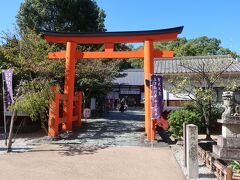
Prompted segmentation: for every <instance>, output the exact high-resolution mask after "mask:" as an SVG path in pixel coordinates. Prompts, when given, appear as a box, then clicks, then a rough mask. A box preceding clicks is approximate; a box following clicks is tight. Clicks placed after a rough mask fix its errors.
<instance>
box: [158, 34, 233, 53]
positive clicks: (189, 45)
mask: <svg viewBox="0 0 240 180" xmlns="http://www.w3.org/2000/svg"><path fill="white" fill-rule="evenodd" d="M220 45H221V41H220V40H219V39H217V38H209V37H207V36H202V37H198V38H193V39H189V40H187V39H186V38H178V39H177V40H176V41H168V42H157V43H155V47H156V48H159V49H161V50H173V51H174V56H175V57H182V56H207V55H231V56H232V57H237V56H238V55H237V53H236V52H233V51H231V50H229V49H227V48H223V47H221V46H220Z"/></svg>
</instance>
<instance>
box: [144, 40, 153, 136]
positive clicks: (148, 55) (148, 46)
mask: <svg viewBox="0 0 240 180" xmlns="http://www.w3.org/2000/svg"><path fill="white" fill-rule="evenodd" d="M153 53H154V49H153V41H151V40H146V41H145V42H144V98H145V103H144V108H145V132H146V133H147V139H148V140H154V139H155V124H154V123H153V122H152V120H151V89H150V84H149V85H147V84H146V80H150V78H151V74H153V73H154V54H153Z"/></svg>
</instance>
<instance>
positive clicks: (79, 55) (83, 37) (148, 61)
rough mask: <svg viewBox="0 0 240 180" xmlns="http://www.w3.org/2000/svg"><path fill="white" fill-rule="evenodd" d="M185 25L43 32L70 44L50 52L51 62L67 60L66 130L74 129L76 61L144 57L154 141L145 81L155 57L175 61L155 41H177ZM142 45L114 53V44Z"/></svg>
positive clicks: (54, 40) (148, 130)
mask: <svg viewBox="0 0 240 180" xmlns="http://www.w3.org/2000/svg"><path fill="white" fill-rule="evenodd" d="M182 30H183V26H181V27H175V28H169V29H160V30H150V31H123V32H94V33H82V32H80V33H67V32H51V31H43V32H42V34H43V36H44V38H45V39H46V41H47V42H49V43H61V44H67V49H66V51H60V52H50V53H49V54H48V57H49V58H50V59H58V58H66V65H65V68H66V69H65V85H64V94H66V95H67V104H65V105H64V114H65V116H66V119H67V122H66V123H64V124H63V130H71V129H72V120H73V98H74V80H75V61H76V60H77V59H103V58H144V93H145V94H144V97H145V104H144V107H145V132H146V133H147V139H148V140H154V139H155V124H153V121H151V105H150V101H151V99H150V95H151V94H150V93H151V91H150V87H149V86H148V85H147V84H146V80H150V77H151V74H153V73H154V58H156V57H157V58H172V57H173V51H160V50H154V48H153V42H156V41H171V40H176V39H177V35H178V34H180V33H181V32H182ZM136 42H143V43H144V49H143V50H137V51H114V44H115V43H136ZM77 44H104V46H105V50H104V51H103V52H80V51H78V50H76V46H77Z"/></svg>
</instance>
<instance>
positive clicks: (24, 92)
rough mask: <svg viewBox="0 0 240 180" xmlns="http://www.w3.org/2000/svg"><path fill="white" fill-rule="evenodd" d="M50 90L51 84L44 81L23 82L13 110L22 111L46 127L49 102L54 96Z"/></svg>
mask: <svg viewBox="0 0 240 180" xmlns="http://www.w3.org/2000/svg"><path fill="white" fill-rule="evenodd" d="M50 88H51V83H50V82H49V81H47V80H44V79H34V80H32V81H25V82H24V81H23V82H21V83H20V84H19V85H18V87H17V89H18V93H17V97H15V101H16V102H15V103H14V104H13V105H12V106H11V110H16V111H22V112H24V113H26V114H28V115H29V117H30V118H31V119H32V120H33V121H37V120H40V121H41V122H42V125H43V126H42V127H44V123H45V122H47V119H48V118H47V117H48V111H49V110H48V107H49V100H50V98H52V96H53V94H52V92H51V90H50Z"/></svg>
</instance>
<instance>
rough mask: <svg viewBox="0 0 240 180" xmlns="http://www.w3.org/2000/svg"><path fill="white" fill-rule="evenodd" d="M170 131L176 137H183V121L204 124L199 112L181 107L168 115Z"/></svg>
mask: <svg viewBox="0 0 240 180" xmlns="http://www.w3.org/2000/svg"><path fill="white" fill-rule="evenodd" d="M168 122H169V126H170V128H169V131H170V132H171V133H172V135H173V136H175V137H181V136H182V135H183V123H184V122H186V123H188V124H195V125H197V126H202V123H201V116H200V114H199V113H197V112H194V111H190V110H186V109H181V110H177V111H173V112H171V113H170V114H169V115H168Z"/></svg>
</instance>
